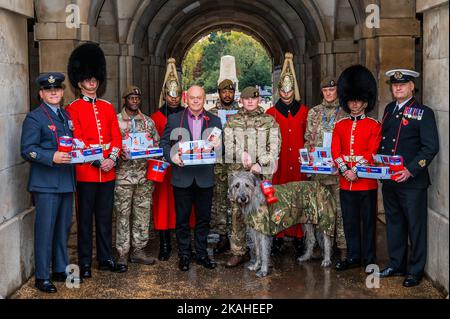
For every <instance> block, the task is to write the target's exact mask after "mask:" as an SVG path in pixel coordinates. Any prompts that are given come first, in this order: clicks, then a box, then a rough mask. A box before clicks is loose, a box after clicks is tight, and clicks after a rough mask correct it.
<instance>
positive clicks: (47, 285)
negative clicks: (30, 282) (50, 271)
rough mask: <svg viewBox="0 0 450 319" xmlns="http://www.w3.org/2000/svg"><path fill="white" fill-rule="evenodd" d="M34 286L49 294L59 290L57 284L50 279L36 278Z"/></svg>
mask: <svg viewBox="0 0 450 319" xmlns="http://www.w3.org/2000/svg"><path fill="white" fill-rule="evenodd" d="M34 286H35V287H36V288H37V289H39V290H40V291H42V292H45V293H48V294H54V293H56V292H57V290H56V287H55V285H54V284H53V283H52V282H51V281H50V280H43V279H36V281H35V282H34Z"/></svg>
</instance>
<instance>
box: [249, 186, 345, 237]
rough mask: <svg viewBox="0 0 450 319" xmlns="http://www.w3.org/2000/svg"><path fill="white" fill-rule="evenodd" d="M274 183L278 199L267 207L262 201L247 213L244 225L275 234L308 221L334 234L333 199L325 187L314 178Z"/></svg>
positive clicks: (334, 205)
mask: <svg viewBox="0 0 450 319" xmlns="http://www.w3.org/2000/svg"><path fill="white" fill-rule="evenodd" d="M274 187H275V196H276V197H277V198H278V202H277V203H275V204H273V205H270V206H269V207H267V204H266V202H265V201H264V203H263V204H262V205H261V206H260V207H259V209H258V211H256V212H252V213H250V214H249V215H248V216H247V219H246V223H247V225H249V226H250V227H253V228H255V229H256V230H258V231H260V232H262V233H264V234H266V235H276V234H278V233H279V232H281V231H283V230H285V229H288V228H289V227H291V226H293V225H296V224H300V223H301V224H303V223H311V224H314V225H318V226H319V229H320V230H321V231H324V232H325V233H326V234H327V235H329V236H332V237H333V236H334V228H335V220H336V217H335V212H336V202H335V200H334V198H333V196H331V194H330V191H329V190H328V188H326V187H324V186H322V185H321V184H320V183H319V182H315V181H302V182H290V183H287V184H283V185H275V186H274Z"/></svg>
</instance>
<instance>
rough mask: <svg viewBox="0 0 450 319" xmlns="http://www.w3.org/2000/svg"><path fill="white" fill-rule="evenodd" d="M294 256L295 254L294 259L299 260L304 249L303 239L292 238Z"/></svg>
mask: <svg viewBox="0 0 450 319" xmlns="http://www.w3.org/2000/svg"><path fill="white" fill-rule="evenodd" d="M293 244H294V254H295V258H299V257H301V256H302V255H303V251H304V248H305V240H304V237H301V238H298V237H294V241H293Z"/></svg>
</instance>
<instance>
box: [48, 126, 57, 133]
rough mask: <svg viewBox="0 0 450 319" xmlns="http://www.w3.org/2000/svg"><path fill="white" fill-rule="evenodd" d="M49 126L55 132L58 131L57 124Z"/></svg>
mask: <svg viewBox="0 0 450 319" xmlns="http://www.w3.org/2000/svg"><path fill="white" fill-rule="evenodd" d="M48 128H49V129H50V130H51V131H53V132H55V131H56V126H54V125H49V126H48Z"/></svg>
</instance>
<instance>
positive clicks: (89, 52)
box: [67, 42, 106, 89]
mask: <svg viewBox="0 0 450 319" xmlns="http://www.w3.org/2000/svg"><path fill="white" fill-rule="evenodd" d="M67 73H68V75H69V80H70V83H71V84H72V86H73V87H75V88H77V89H78V83H79V82H83V81H84V80H87V79H91V78H96V79H97V80H98V81H99V86H100V85H101V84H102V83H103V82H104V81H105V79H106V60H105V54H104V53H103V51H102V49H100V47H99V46H98V45H97V44H95V43H92V42H88V43H85V44H82V45H80V46H79V47H77V48H75V50H73V52H72V54H71V55H70V58H69V65H68V67H67Z"/></svg>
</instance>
